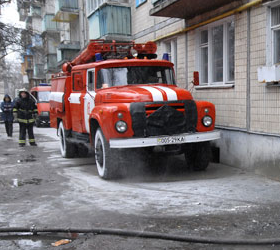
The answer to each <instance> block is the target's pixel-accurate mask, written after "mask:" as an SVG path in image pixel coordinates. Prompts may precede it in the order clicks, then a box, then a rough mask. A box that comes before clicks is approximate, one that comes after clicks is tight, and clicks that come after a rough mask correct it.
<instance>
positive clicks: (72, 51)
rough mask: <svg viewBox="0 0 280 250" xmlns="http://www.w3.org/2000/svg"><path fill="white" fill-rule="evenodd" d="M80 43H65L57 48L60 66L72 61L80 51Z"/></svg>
mask: <svg viewBox="0 0 280 250" xmlns="http://www.w3.org/2000/svg"><path fill="white" fill-rule="evenodd" d="M80 49H81V47H80V43H79V42H75V41H63V42H61V43H60V45H58V47H57V62H58V66H60V65H62V64H63V63H64V62H68V61H72V60H73V58H74V57H75V56H76V55H77V53H78V52H79V51H80Z"/></svg>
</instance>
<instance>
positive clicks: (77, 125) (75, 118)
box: [68, 72, 85, 133]
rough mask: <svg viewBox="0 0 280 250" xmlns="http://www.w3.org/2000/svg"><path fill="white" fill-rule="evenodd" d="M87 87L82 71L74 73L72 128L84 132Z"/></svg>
mask: <svg viewBox="0 0 280 250" xmlns="http://www.w3.org/2000/svg"><path fill="white" fill-rule="evenodd" d="M84 93H85V87H84V84H83V75H82V72H75V73H73V75H72V92H71V94H70V96H69V99H68V100H69V102H70V109H71V118H72V130H73V131H75V132H79V133H82V132H83V127H84V126H83V125H84V116H83V95H84Z"/></svg>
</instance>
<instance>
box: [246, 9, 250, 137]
mask: <svg viewBox="0 0 280 250" xmlns="http://www.w3.org/2000/svg"><path fill="white" fill-rule="evenodd" d="M250 74H251V10H250V9H248V10H247V87H246V130H247V131H248V132H249V131H250V128H251V75H250Z"/></svg>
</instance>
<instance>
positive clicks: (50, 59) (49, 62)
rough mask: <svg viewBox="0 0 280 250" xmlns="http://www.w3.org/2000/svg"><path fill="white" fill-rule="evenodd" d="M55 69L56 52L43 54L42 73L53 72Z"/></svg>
mask: <svg viewBox="0 0 280 250" xmlns="http://www.w3.org/2000/svg"><path fill="white" fill-rule="evenodd" d="M57 71H59V70H58V69H57V58H56V54H49V55H46V56H45V65H44V73H55V72H57Z"/></svg>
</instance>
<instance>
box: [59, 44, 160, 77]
mask: <svg viewBox="0 0 280 250" xmlns="http://www.w3.org/2000/svg"><path fill="white" fill-rule="evenodd" d="M156 50H157V45H156V44H155V43H154V42H151V41H149V42H147V43H134V42H121V43H119V42H115V41H110V42H109V41H105V40H90V42H89V44H88V46H87V47H86V48H85V49H84V50H83V51H82V52H81V53H80V54H79V55H78V56H77V57H76V58H75V59H73V60H72V61H71V62H67V63H65V64H64V65H63V66H62V71H63V72H71V68H72V67H73V66H75V65H80V64H85V63H90V62H95V61H98V60H99V59H98V58H99V56H98V54H99V55H101V57H102V60H106V59H123V58H134V57H135V55H136V56H137V58H140V59H141V58H147V59H154V58H156V57H157V55H156V54H155V53H156Z"/></svg>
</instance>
